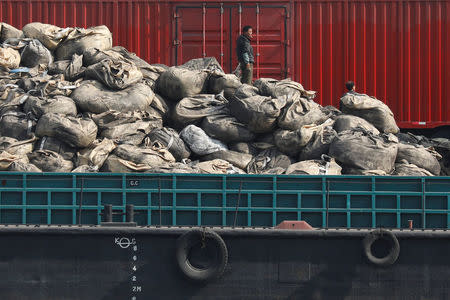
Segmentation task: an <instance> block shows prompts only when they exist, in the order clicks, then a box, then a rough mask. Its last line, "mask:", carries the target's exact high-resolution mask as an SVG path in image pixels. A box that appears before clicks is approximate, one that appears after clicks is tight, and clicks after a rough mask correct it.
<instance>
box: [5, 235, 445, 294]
mask: <svg viewBox="0 0 450 300" xmlns="http://www.w3.org/2000/svg"><path fill="white" fill-rule="evenodd" d="M191 230H192V229H191V228H149V227H144V228H131V227H130V228H120V227H106V228H105V227H56V226H49V227H47V226H42V227H33V226H13V227H11V226H5V227H2V228H0V238H1V241H2V242H1V244H2V247H1V248H0V274H1V278H0V297H1V299H15V300H29V299H30V300H31V299H32V300H62V299H67V300H69V299H70V300H72V299H83V300H89V299H95V300H99V299H108V300H110V299H130V300H140V299H450V283H449V281H450V255H449V254H450V232H448V231H393V233H394V235H395V236H396V237H397V239H398V242H399V245H400V248H399V249H400V252H399V255H398V259H397V260H396V261H395V263H393V264H392V265H389V266H378V265H375V264H373V263H371V262H370V261H369V260H368V259H367V257H366V255H365V254H364V249H363V246H362V240H363V239H364V237H365V236H366V235H367V234H368V233H369V231H368V230H299V231H294V230H275V229H220V228H219V229H213V230H214V231H215V232H216V233H218V234H219V235H220V236H221V238H222V239H223V241H224V242H225V244H226V247H227V251H228V260H227V263H226V266H225V269H224V271H223V274H222V273H221V274H220V276H219V277H218V278H217V279H214V280H210V281H209V282H195V281H193V280H190V279H189V278H187V277H186V276H185V275H184V274H183V273H182V272H181V271H180V268H179V265H178V264H177V260H176V257H175V253H176V252H177V239H178V238H179V237H180V235H182V234H184V233H186V232H189V231H191Z"/></svg>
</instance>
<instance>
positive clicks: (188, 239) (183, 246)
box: [176, 228, 228, 282]
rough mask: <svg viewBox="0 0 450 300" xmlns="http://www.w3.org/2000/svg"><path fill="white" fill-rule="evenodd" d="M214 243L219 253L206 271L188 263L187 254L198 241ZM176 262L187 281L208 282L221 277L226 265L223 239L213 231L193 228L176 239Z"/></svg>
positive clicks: (226, 251) (225, 250)
mask: <svg viewBox="0 0 450 300" xmlns="http://www.w3.org/2000/svg"><path fill="white" fill-rule="evenodd" d="M203 239H204V241H205V242H206V243H215V244H216V246H217V249H218V251H219V253H218V255H217V261H215V262H214V264H213V265H212V266H211V267H209V268H207V269H199V268H197V267H195V266H193V265H192V264H191V263H190V262H189V258H188V255H189V252H190V250H191V249H192V247H193V246H194V245H195V244H197V243H198V242H199V241H202V240H203ZM176 260H177V264H178V267H179V268H180V270H181V272H182V273H183V274H184V275H185V276H186V277H187V278H189V279H191V280H193V281H197V282H208V281H211V280H214V279H217V278H219V277H221V276H222V274H223V272H224V271H225V267H226V266H227V263H228V250H227V246H226V244H225V242H224V241H223V239H222V238H221V237H220V236H219V235H218V234H217V233H215V232H214V231H212V230H209V229H205V228H195V229H192V230H190V231H189V232H186V233H185V234H183V235H181V236H180V237H179V238H178V239H177V246H176Z"/></svg>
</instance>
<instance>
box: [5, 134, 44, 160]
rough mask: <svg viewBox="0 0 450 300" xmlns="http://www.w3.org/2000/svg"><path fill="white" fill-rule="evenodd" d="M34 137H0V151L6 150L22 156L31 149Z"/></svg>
mask: <svg viewBox="0 0 450 300" xmlns="http://www.w3.org/2000/svg"><path fill="white" fill-rule="evenodd" d="M35 141H36V138H31V139H28V140H23V141H18V140H16V139H15V138H11V137H7V136H2V137H0V151H6V152H8V153H10V154H12V155H17V156H24V155H27V154H28V153H31V152H32V151H33V145H34V142H35Z"/></svg>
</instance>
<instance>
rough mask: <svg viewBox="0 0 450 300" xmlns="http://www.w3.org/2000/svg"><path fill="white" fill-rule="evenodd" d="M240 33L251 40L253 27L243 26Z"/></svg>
mask: <svg viewBox="0 0 450 300" xmlns="http://www.w3.org/2000/svg"><path fill="white" fill-rule="evenodd" d="M242 33H243V34H244V35H245V36H246V37H248V38H249V39H251V38H252V37H253V27H252V26H250V25H246V26H244V28H242Z"/></svg>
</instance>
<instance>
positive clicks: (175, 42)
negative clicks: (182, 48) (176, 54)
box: [173, 40, 181, 46]
mask: <svg viewBox="0 0 450 300" xmlns="http://www.w3.org/2000/svg"><path fill="white" fill-rule="evenodd" d="M179 44H181V41H180V40H173V45H174V46H178V45H179Z"/></svg>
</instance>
